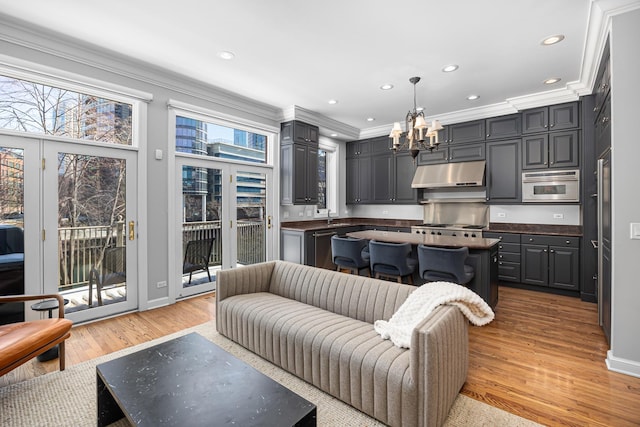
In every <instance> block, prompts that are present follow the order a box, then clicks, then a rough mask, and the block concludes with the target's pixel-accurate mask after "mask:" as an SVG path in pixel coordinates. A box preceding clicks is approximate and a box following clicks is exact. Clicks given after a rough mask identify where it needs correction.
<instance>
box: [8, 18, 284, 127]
mask: <svg viewBox="0 0 640 427" xmlns="http://www.w3.org/2000/svg"><path fill="white" fill-rule="evenodd" d="M0 42H4V43H7V44H8V45H9V46H6V49H5V47H3V51H4V52H8V51H10V50H13V47H12V46H17V47H21V48H26V49H28V50H30V51H33V52H34V53H36V54H44V55H48V56H51V57H53V58H54V61H53V62H56V63H59V61H55V60H56V59H63V60H65V61H69V62H71V63H75V64H77V65H80V66H84V67H89V68H93V69H99V70H100V71H106V72H108V73H111V74H114V75H117V76H121V77H124V78H127V79H131V80H135V81H138V82H142V83H143V85H144V86H146V85H149V84H150V85H154V86H157V87H161V88H164V89H167V90H171V91H174V92H176V93H179V94H184V95H187V96H190V97H193V98H196V99H200V100H202V101H206V102H209V103H212V104H215V105H219V106H221V107H224V108H225V109H231V110H234V111H235V112H237V113H238V115H240V116H244V115H246V114H250V115H252V116H254V117H255V118H260V119H263V120H261V121H265V120H266V121H267V122H266V123H267V124H269V125H273V124H275V123H277V121H278V117H279V116H280V109H279V108H277V107H274V106H272V105H269V104H266V103H263V102H260V101H257V100H254V99H251V98H247V97H244V96H241V95H239V94H236V93H234V92H231V91H228V90H225V89H222V88H220V87H217V86H213V85H209V84H205V83H203V82H200V81H197V80H194V79H190V78H188V77H185V76H183V75H179V74H177V73H174V72H171V71H168V70H165V69H161V68H159V67H156V66H154V65H151V64H148V63H146V62H143V61H138V60H136V59H134V58H129V57H125V56H123V55H121V54H119V53H118V52H114V51H109V50H106V49H104V48H101V47H97V46H94V45H90V44H88V43H85V42H83V41H81V40H76V39H73V38H70V37H67V36H65V35H64V34H60V33H57V32H54V31H51V30H47V29H44V28H41V27H38V26H35V25H33V24H30V23H27V22H25V21H22V20H19V19H15V18H12V17H7V16H6V15H3V14H0ZM7 55H8V56H12V55H10V54H7ZM16 59H20V58H18V57H16ZM62 67H63V68H62V69H63V70H64V67H65V65H63V66H62ZM65 71H66V70H65Z"/></svg>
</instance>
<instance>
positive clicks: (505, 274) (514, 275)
mask: <svg viewBox="0 0 640 427" xmlns="http://www.w3.org/2000/svg"><path fill="white" fill-rule="evenodd" d="M482 237H485V238H488V239H498V240H500V243H498V279H500V280H501V281H504V282H516V283H520V234H514V233H493V232H484V233H482Z"/></svg>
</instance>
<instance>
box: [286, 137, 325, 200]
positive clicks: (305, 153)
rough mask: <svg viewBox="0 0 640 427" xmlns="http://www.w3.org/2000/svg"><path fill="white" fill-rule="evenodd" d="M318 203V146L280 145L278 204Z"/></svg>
mask: <svg viewBox="0 0 640 427" xmlns="http://www.w3.org/2000/svg"><path fill="white" fill-rule="evenodd" d="M316 203H318V148H317V147H314V146H310V145H307V144H297V143H296V144H288V145H281V146H280V204H282V205H300V204H302V205H312V204H316Z"/></svg>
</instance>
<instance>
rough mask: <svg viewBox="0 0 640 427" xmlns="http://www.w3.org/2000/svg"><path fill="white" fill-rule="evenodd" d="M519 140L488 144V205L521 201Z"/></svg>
mask: <svg viewBox="0 0 640 427" xmlns="http://www.w3.org/2000/svg"><path fill="white" fill-rule="evenodd" d="M520 144H521V140H519V139H512V140H506V141H499V142H488V143H487V147H486V157H487V170H486V188H487V201H488V202H489V203H520V202H521V200H522V185H521V180H522V176H521V168H520Z"/></svg>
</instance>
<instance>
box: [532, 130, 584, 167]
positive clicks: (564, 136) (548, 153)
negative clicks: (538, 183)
mask: <svg viewBox="0 0 640 427" xmlns="http://www.w3.org/2000/svg"><path fill="white" fill-rule="evenodd" d="M579 156H580V144H579V136H578V131H576V130H572V131H564V132H549V133H544V134H537V135H530V136H523V138H522V169H546V168H570V167H577V166H578V165H579V164H580V158H579Z"/></svg>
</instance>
